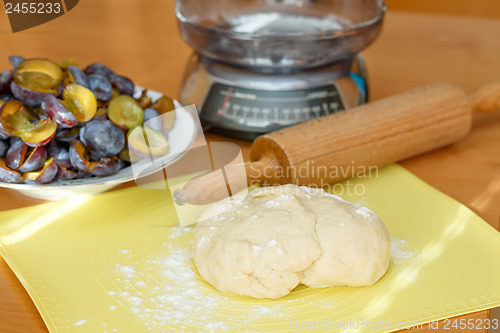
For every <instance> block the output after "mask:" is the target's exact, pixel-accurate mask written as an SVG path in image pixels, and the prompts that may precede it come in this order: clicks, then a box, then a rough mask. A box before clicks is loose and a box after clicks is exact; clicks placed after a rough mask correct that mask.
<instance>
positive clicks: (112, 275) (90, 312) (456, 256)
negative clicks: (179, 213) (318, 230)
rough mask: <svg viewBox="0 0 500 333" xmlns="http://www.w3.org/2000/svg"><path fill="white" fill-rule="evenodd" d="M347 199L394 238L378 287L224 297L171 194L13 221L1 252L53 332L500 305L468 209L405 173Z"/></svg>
mask: <svg viewBox="0 0 500 333" xmlns="http://www.w3.org/2000/svg"><path fill="white" fill-rule="evenodd" d="M344 185H345V183H344ZM356 186H357V187H356ZM349 187H350V189H351V190H350V191H348V189H349ZM339 189H341V187H339V186H337V187H336V190H337V192H339V191H338V190H339ZM343 189H344V193H343V195H342V196H343V197H344V198H345V199H347V200H350V201H353V202H359V203H362V204H364V205H366V206H368V207H369V208H371V209H373V210H374V211H375V212H376V213H377V214H378V215H379V216H380V217H381V218H382V219H383V221H384V222H385V223H386V225H387V227H388V229H389V231H390V233H391V237H392V245H393V250H392V259H391V263H390V267H389V270H388V272H387V274H386V275H385V276H384V277H383V278H382V279H381V280H380V281H379V282H378V283H377V284H375V285H374V286H371V287H364V288H347V287H335V288H324V289H309V288H306V287H304V286H299V287H297V288H296V289H295V290H293V292H292V293H291V294H290V295H288V296H286V297H284V298H282V299H278V300H256V299H251V298H246V297H235V296H231V295H227V294H222V293H220V292H218V291H216V290H215V289H214V288H212V287H211V286H210V285H209V284H207V283H205V282H204V281H202V279H201V278H200V277H199V275H198V274H197V273H196V270H195V268H194V267H193V264H192V262H191V258H190V251H189V240H190V238H191V234H192V229H191V228H182V227H180V226H178V224H177V221H176V219H175V215H174V210H173V206H172V202H171V198H170V194H168V193H165V192H162V191H154V190H144V189H140V188H131V189H126V190H121V191H116V192H111V193H108V194H103V195H98V196H94V197H91V198H86V199H83V198H80V199H75V200H69V201H66V202H56V203H49V204H44V205H40V206H35V207H31V208H23V209H17V210H12V211H6V212H2V213H0V245H1V246H0V251H1V254H2V256H3V257H4V258H5V260H6V261H7V263H8V264H9V265H10V267H11V268H12V270H13V271H14V272H15V273H16V275H17V277H18V278H19V280H20V281H21V282H22V284H23V285H24V287H25V288H26V290H27V291H28V292H29V294H30V295H31V297H32V299H33V301H34V302H35V304H36V306H37V307H38V309H39V311H40V313H41V315H42V317H43V319H44V320H45V322H46V324H47V326H48V328H49V329H50V331H51V332H177V331H185V332H209V331H213V332H223V331H226V330H227V331H235V332H236V331H237V332H270V331H271V332H286V331H297V329H299V328H311V327H312V328H316V329H317V330H316V331H322V330H323V331H329V332H335V331H344V332H370V331H376V332H384V331H393V330H396V329H398V328H403V326H407V327H409V326H410V325H411V324H410V323H413V324H414V325H418V323H425V322H429V321H432V320H437V319H442V318H445V317H450V316H455V315H460V314H463V313H467V312H472V311H478V310H482V309H486V308H491V307H496V306H499V305H500V283H499V281H500V260H499V256H500V233H498V232H497V231H496V230H494V229H493V228H492V227H490V226H489V225H488V224H487V223H486V222H484V221H483V220H481V219H480V218H479V217H478V216H476V215H475V214H474V213H473V212H471V211H470V210H469V209H467V208H466V207H464V206H462V205H461V204H459V203H458V202H456V201H454V200H452V199H450V198H449V197H447V196H446V195H444V194H442V193H440V192H438V191H437V190H435V189H434V188H432V187H430V186H429V185H427V184H425V183H424V182H422V181H421V180H419V179H418V178H416V177H415V176H413V175H412V174H410V173H409V172H408V171H406V170H405V169H403V168H402V167H401V166H399V165H390V166H388V167H385V168H382V169H380V170H379V174H378V177H376V178H371V179H358V180H350V185H349V186H344V188H343ZM347 192H350V194H349V193H347ZM354 192H357V193H358V194H359V195H355V194H353V193H354ZM308 331H309V330H308Z"/></svg>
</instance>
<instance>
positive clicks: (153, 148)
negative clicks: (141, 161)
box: [128, 125, 170, 157]
mask: <svg viewBox="0 0 500 333" xmlns="http://www.w3.org/2000/svg"><path fill="white" fill-rule="evenodd" d="M128 149H129V150H130V152H134V153H136V154H137V155H139V156H143V157H147V156H163V155H166V154H167V153H168V151H169V149H170V147H169V143H168V140H167V138H166V137H165V135H164V134H163V133H162V132H159V131H156V130H154V129H152V128H151V127H148V126H144V125H141V126H138V127H136V128H134V129H133V130H131V131H129V134H128Z"/></svg>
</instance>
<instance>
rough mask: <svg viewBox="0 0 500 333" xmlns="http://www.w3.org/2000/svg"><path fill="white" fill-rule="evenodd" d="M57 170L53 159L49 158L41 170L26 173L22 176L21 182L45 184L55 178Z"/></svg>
mask: <svg viewBox="0 0 500 333" xmlns="http://www.w3.org/2000/svg"><path fill="white" fill-rule="evenodd" d="M57 169H58V167H57V163H56V161H55V160H54V158H49V159H48V160H47V161H45V163H44V164H43V168H42V169H41V170H38V171H33V172H26V173H25V174H23V175H22V177H21V180H22V181H23V182H25V183H26V184H47V183H50V182H51V181H52V179H54V178H55V176H56V174H57Z"/></svg>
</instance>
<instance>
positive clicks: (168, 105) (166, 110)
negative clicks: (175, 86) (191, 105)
mask: <svg viewBox="0 0 500 333" xmlns="http://www.w3.org/2000/svg"><path fill="white" fill-rule="evenodd" d="M151 107H152V108H153V109H155V110H156V111H157V112H158V113H159V114H161V115H162V118H163V124H164V125H165V126H167V128H168V130H169V131H171V130H172V128H174V123H175V105H174V101H173V100H172V99H171V98H170V97H167V96H162V97H160V98H159V99H158V100H157V101H156V102H154V103H153V105H152V106H151Z"/></svg>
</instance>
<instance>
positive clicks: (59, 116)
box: [42, 94, 78, 128]
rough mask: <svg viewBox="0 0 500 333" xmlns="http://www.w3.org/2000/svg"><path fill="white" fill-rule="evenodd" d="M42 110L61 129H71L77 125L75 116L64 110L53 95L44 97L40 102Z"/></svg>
mask: <svg viewBox="0 0 500 333" xmlns="http://www.w3.org/2000/svg"><path fill="white" fill-rule="evenodd" d="M42 110H43V111H45V113H46V114H47V116H49V117H50V118H51V119H52V120H54V121H55V122H56V123H58V124H59V125H60V126H61V127H64V128H73V127H75V126H76V125H78V120H76V117H75V115H74V114H73V113H71V112H69V111H68V110H66V108H65V107H64V105H62V103H61V102H60V101H59V100H58V99H57V98H56V97H55V96H53V95H50V94H47V95H45V97H44V99H43V101H42Z"/></svg>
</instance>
